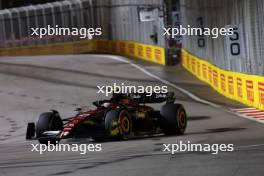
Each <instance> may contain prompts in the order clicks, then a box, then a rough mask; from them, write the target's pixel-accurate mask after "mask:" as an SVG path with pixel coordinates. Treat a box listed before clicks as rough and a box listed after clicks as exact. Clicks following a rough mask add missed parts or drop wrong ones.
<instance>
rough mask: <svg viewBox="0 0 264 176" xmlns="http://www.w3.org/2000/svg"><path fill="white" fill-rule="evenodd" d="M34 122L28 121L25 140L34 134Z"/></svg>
mask: <svg viewBox="0 0 264 176" xmlns="http://www.w3.org/2000/svg"><path fill="white" fill-rule="evenodd" d="M35 132H36V129H35V123H28V125H27V132H26V140H30V139H32V138H33V137H34V136H35Z"/></svg>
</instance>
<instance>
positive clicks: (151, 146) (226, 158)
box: [0, 55, 264, 176]
mask: <svg viewBox="0 0 264 176" xmlns="http://www.w3.org/2000/svg"><path fill="white" fill-rule="evenodd" d="M114 58H119V57H114ZM0 62H1V64H0V176H11V175H12V176H18V175H19V176H24V175H38V176H41V175H43V176H44V175H89V176H105V175H109V176H110V175H120V176H135V175H137V176H140V175H144V176H148V175H149V176H155V175H157V176H160V175H163V176H172V175H181V176H193V175H197V176H215V175H216V176H218V175H219V176H223V175H227V176H229V175H232V176H248V175H250V176H255V175H259V176H262V175H263V173H264V167H263V163H264V137H263V136H264V126H263V124H260V123H257V122H254V121H250V120H248V119H244V118H241V117H238V116H236V115H234V114H232V113H229V112H227V111H226V110H225V109H224V108H218V107H212V106H210V105H206V104H203V103H199V102H197V101H195V100H193V99H192V98H190V97H188V96H187V95H185V94H183V93H181V92H180V91H178V90H176V89H175V88H173V87H170V90H172V91H174V92H175V93H176V97H177V98H178V101H177V102H179V103H182V104H183V105H184V106H185V108H186V111H187V113H188V128H187V131H186V134H185V135H183V136H170V137H166V136H163V135H160V136H154V137H144V138H136V139H131V140H127V141H114V142H104V143H102V149H103V150H102V151H101V152H89V153H87V154H86V155H80V154H79V153H78V152H50V153H44V154H43V155H40V154H39V153H37V152H31V145H30V144H31V143H34V144H36V143H37V142H36V141H25V130H26V124H27V122H29V121H35V120H36V119H37V117H38V115H39V113H40V112H44V111H47V110H49V109H57V110H58V111H60V113H61V115H62V116H63V117H70V116H71V115H73V114H74V113H75V112H74V111H73V110H74V109H75V108H76V107H79V106H81V107H84V106H88V107H90V106H91V102H92V101H93V100H97V99H103V98H104V97H103V96H102V95H98V94H97V91H98V90H97V88H96V86H97V85H108V84H109V85H112V84H113V83H114V82H117V83H122V82H124V83H125V84H126V85H163V83H161V82H160V81H158V80H157V79H154V78H153V77H150V76H149V75H146V74H145V73H143V72H142V71H140V70H139V69H138V68H135V67H133V66H131V64H128V63H126V62H122V61H118V60H116V59H113V57H110V56H106V55H104V56H100V55H72V56H39V57H9V58H1V59H0ZM151 67H152V69H153V67H155V66H151ZM147 68H148V67H147V66H145V69H147ZM175 76H177V75H175ZM182 79H184V78H182ZM167 80H170V78H169V77H168V78H167ZM159 107H160V105H157V106H156V107H155V108H159ZM180 141H183V142H187V141H191V143H198V144H205V143H209V144H234V146H235V150H234V151H233V152H220V153H219V154H217V155H213V154H211V153H208V152H181V153H176V154H174V155H172V154H169V153H166V152H162V150H163V149H164V147H163V144H164V143H165V144H178V143H179V142H180ZM64 143H78V144H83V143H92V141H90V140H88V139H83V140H68V141H64Z"/></svg>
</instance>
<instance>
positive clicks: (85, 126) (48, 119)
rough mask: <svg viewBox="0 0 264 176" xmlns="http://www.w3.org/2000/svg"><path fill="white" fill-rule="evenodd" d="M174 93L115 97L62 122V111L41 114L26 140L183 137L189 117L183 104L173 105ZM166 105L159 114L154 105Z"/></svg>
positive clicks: (78, 111)
mask: <svg viewBox="0 0 264 176" xmlns="http://www.w3.org/2000/svg"><path fill="white" fill-rule="evenodd" d="M174 101H175V98H174V93H172V92H169V93H166V94H162V93H160V94H152V96H147V95H146V94H113V95H112V98H111V99H109V100H102V101H95V102H94V103H93V104H94V105H95V107H96V108H95V109H94V110H85V111H84V110H82V109H80V108H79V109H77V114H76V115H75V116H74V117H70V118H67V119H61V117H60V114H59V112H57V111H56V110H51V111H50V112H44V113H42V114H41V115H40V116H39V118H38V121H37V123H36V124H35V123H28V126H27V133H26V139H27V140H30V139H37V140H38V141H39V142H40V143H42V144H47V143H48V142H50V143H57V142H58V141H60V140H61V139H66V138H89V137H91V138H93V139H94V140H95V141H98V140H106V139H127V138H129V137H130V136H140V135H153V134H158V133H164V134H165V135H176V134H178V135H181V134H184V132H185V129H186V126H187V115H186V112H185V110H184V107H183V106H182V105H181V104H175V103H174ZM162 102H166V103H165V104H164V105H163V106H162V107H161V109H160V111H157V110H154V108H152V107H151V106H149V105H146V104H151V103H162Z"/></svg>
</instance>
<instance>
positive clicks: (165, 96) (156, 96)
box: [128, 92, 175, 104]
mask: <svg viewBox="0 0 264 176" xmlns="http://www.w3.org/2000/svg"><path fill="white" fill-rule="evenodd" d="M128 97H130V98H131V99H132V100H135V101H137V102H138V103H140V104H142V103H163V102H166V103H173V102H174V101H175V97H174V92H168V93H153V94H152V95H150V96H149V95H148V94H146V93H130V94H128Z"/></svg>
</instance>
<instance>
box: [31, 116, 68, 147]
mask: <svg viewBox="0 0 264 176" xmlns="http://www.w3.org/2000/svg"><path fill="white" fill-rule="evenodd" d="M62 128H63V123H62V120H61V118H60V115H59V113H58V112H44V113H42V114H41V115H40V116H39V119H38V121H37V124H36V136H37V138H39V143H41V144H48V142H50V143H51V144H56V142H57V141H58V139H54V138H49V137H45V136H44V135H43V133H44V132H45V131H59V130H62Z"/></svg>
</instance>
